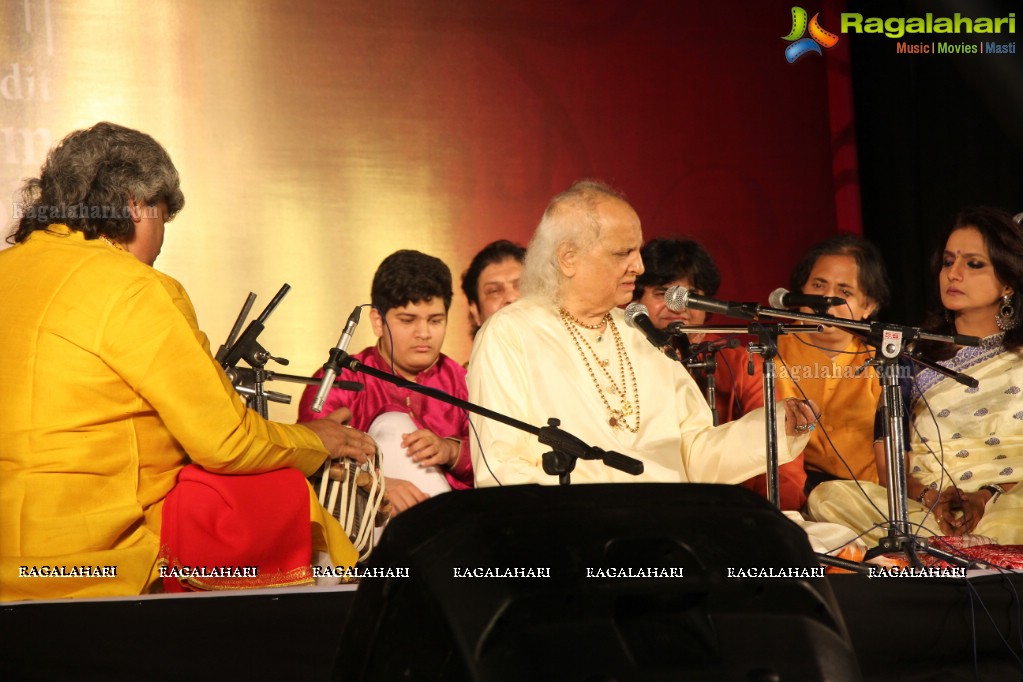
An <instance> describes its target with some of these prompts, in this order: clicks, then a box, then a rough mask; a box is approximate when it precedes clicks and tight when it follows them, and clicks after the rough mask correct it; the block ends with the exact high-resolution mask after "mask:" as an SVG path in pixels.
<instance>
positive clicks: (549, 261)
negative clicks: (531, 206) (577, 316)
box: [521, 180, 625, 303]
mask: <svg viewBox="0 0 1023 682" xmlns="http://www.w3.org/2000/svg"><path fill="white" fill-rule="evenodd" d="M608 199H614V200H618V201H623V202H624V201H625V196H624V195H623V194H622V193H621V192H619V191H617V190H615V189H613V188H612V187H611V186H610V185H607V184H605V183H603V182H601V181H599V180H579V181H578V182H576V183H575V184H573V185H572V186H571V187H569V188H568V189H566V190H565V191H564V192H561V193H560V194H558V195H557V196H555V197H554V198H553V199H551V202H550V203H549V204H548V205H547V210H545V211H544V213H543V218H541V219H540V224H539V225H538V226H537V228H536V232H535V233H534V234H533V239H532V241H530V242H529V247H528V248H527V249H526V264H525V266H524V267H523V270H522V282H521V286H522V292H523V295H526V296H532V297H538V298H544V299H546V300H548V301H551V302H553V303H558V302H559V301H560V300H561V295H562V288H563V287H564V284H565V276H564V275H563V274H562V272H561V268H560V267H559V266H558V247H559V246H561V245H562V244H565V243H568V244H572V245H574V246H575V247H576V248H578V249H579V250H580V251H583V252H585V251H589V250H590V249H592V248H593V246H594V245H595V244H596V243H597V240H598V239H599V238H600V230H601V227H602V225H601V217H600V213H599V212H598V206H599V204H600V202H601V201H605V200H608Z"/></svg>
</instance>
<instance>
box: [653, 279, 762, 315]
mask: <svg viewBox="0 0 1023 682" xmlns="http://www.w3.org/2000/svg"><path fill="white" fill-rule="evenodd" d="M664 305H666V306H668V309H669V310H671V311H673V312H676V313H678V312H682V311H683V310H685V309H686V308H692V309H693V310H703V311H705V312H708V313H721V314H722V315H730V316H732V317H743V318H753V317H755V316H756V314H757V310H758V309H759V306H758V305H757V304H756V303H734V302H731V301H718V300H716V299H713V298H709V297H707V296H701V295H699V294H694V293H693V292H691V291H690V290H689V289H686V288H685V287H680V286H677V285H676V286H673V287H668V290H667V291H665V292H664Z"/></svg>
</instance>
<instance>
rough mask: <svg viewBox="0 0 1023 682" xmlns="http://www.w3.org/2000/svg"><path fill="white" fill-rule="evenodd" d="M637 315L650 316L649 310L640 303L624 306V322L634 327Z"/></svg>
mask: <svg viewBox="0 0 1023 682" xmlns="http://www.w3.org/2000/svg"><path fill="white" fill-rule="evenodd" d="M637 315H646V316H647V317H650V311H649V310H648V309H647V307H646V306H645V305H643V304H642V303H630V304H629V305H627V306H625V324H627V325H629V326H630V327H635V326H636V316H637Z"/></svg>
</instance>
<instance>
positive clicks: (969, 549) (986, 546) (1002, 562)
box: [874, 535, 1023, 569]
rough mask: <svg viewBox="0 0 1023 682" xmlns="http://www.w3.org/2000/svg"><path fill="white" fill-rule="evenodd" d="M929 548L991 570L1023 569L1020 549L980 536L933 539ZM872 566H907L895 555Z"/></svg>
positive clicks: (936, 562)
mask: <svg viewBox="0 0 1023 682" xmlns="http://www.w3.org/2000/svg"><path fill="white" fill-rule="evenodd" d="M930 544H931V545H932V546H933V547H934V548H936V549H940V550H944V551H946V552H949V553H950V554H954V555H956V556H960V557H963V558H966V559H972V560H974V561H978V562H980V563H982V564H987V565H989V566H991V567H992V568H1006V569H1023V545H999V544H996V543H993V542H991V539H990V538H986V537H984V536H981V535H963V536H952V535H946V536H936V537H933V538H930ZM917 555H918V556H919V558H920V561H921V563H922V564H923V565H924V566H935V567H938V568H944V567H948V566H951V565H952V564H950V563H948V562H946V561H945V560H943V559H939V558H938V557H933V556H931V555H929V554H925V553H924V552H922V551H919V552H917ZM874 563H880V564H882V565H886V566H900V567H905V566H908V565H909V562H908V561H907V560H906V557H905V555H903V554H900V553H898V552H892V553H888V554H884V555H883V559H882V560H881V561H875V562H874Z"/></svg>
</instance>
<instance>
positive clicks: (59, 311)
mask: <svg viewBox="0 0 1023 682" xmlns="http://www.w3.org/2000/svg"><path fill="white" fill-rule="evenodd" d="M72 162H76V163H77V165H76V163H72ZM76 172H81V173H82V174H83V175H88V176H90V177H92V178H93V183H92V185H89V184H88V183H85V184H84V185H83V184H79V185H76V184H75V183H73V182H69V178H71V177H73V176H74V174H75V173H76ZM121 183H123V184H121ZM104 189H106V190H108V191H107V192H106V195H105V196H97V194H98V193H99V194H102V192H103V190H104ZM76 192H77V193H78V194H76ZM25 194H26V199H27V200H28V202H27V203H28V205H29V208H27V209H26V213H25V215H24V216H23V218H22V220H21V222H20V224H19V225H18V227H17V229H16V231H15V232H14V233H13V235H12V236H13V241H14V242H16V243H15V245H14V246H13V247H11V248H9V249H7V250H6V251H3V252H0V300H2V301H3V325H2V326H0V357H2V358H3V359H4V361H3V362H2V363H0V599H2V600H12V599H32V598H56V597H68V596H80V597H93V596H105V595H130V594H140V593H142V592H145V591H147V590H148V589H149V588H150V587H151V586H152V585H153V584H154V582H155V581H156V580H157V576H158V571H157V555H158V552H159V550H160V527H161V510H162V507H163V500H164V498H165V497H166V496H167V494H168V492H169V491H170V490H171V488H172V487H173V486H174V484H175V481H176V479H177V475H178V472H179V471H180V469H181V468H182V467H183V466H184V465H185V464H187V463H188V462H189V461H192V462H195V463H196V464H199V465H201V466H202V467H204V468H206V469H207V470H209V471H212V472H217V473H226V474H233V473H257V472H266V471H272V470H276V469H280V468H283V467H296V468H298V469H300V470H301V471H302V472H303V473H305V474H307V475H308V474H311V473H313V472H314V471H315V470H316V469H317V468H318V467H319V466H320V465H321V464H322V463H323V461H324V459H325V458H326V457H327V456H328V453H330V456H332V457H337V456H351V457H356V458H361V457H362V455H363V454H365V453H368V452H372V442H371V441H369V440H368V437H366V436H365V434H361V433H359V432H356V431H354V430H351V429H346V428H344V427H341V426H340V425H338V424H335V423H333V422H330V423H325V424H323V425H319V423H317V425H314V426H311V427H310V426H305V425H292V426H286V425H281V424H275V423H272V422H268V421H266V420H264V419H262V418H261V417H259V416H258V415H257V414H256V413H254V412H253V411H251V410H248V409H246V408H245V406H244V404H243V403H242V401H241V400H240V399H239V398H238V396H237V394H236V393H235V392H234V390H233V389H232V387H231V384H230V383H229V382H228V380H227V378H226V376H225V375H224V373H223V371H222V370H221V369H220V367H219V366H218V365H217V363H216V361H215V360H214V359H213V358H212V357H211V355H210V353H209V342H208V340H207V339H206V337H205V335H204V334H202V332H200V331H199V329H198V326H197V324H196V319H195V314H194V311H193V309H192V305H191V302H190V301H189V300H188V297H187V295H186V294H185V292H184V290H183V289H182V287H181V285H180V284H178V283H177V282H176V281H174V280H173V279H171V278H170V277H167V276H166V275H163V274H162V273H160V272H158V271H156V270H154V269H153V268H152V267H151V265H152V262H153V260H155V258H156V255H157V254H158V253H159V249H160V245H161V244H162V242H163V227H164V222H165V220H168V219H170V218H171V217H173V216H174V214H175V213H176V212H177V210H178V209H180V207H181V205H182V204H183V201H184V199H183V196H182V195H181V192H180V189H178V178H177V172H176V171H175V170H174V167H173V165H172V164H171V162H170V158H169V157H167V156H166V152H165V151H164V150H163V148H162V147H160V146H159V144H158V143H156V142H155V141H154V140H152V138H149V137H148V136H146V135H144V134H142V133H138V132H137V131H132V130H129V129H126V128H121V127H120V126H114V125H111V124H99V125H97V126H95V127H94V128H91V129H89V130H85V131H78V132H76V133H73V134H72V135H70V136H68V138H66V139H65V140H64V141H63V142H62V143H61V144H60V145H58V147H56V148H55V149H54V150H52V151H51V152H50V155H49V157H48V158H47V163H46V165H45V166H44V167H43V172H42V174H41V177H40V179H39V180H32V181H29V184H28V185H27V186H26V192H25ZM136 197H138V198H137V199H136ZM118 202H120V203H118ZM55 207H56V208H55ZM69 208H70V210H69ZM76 208H78V209H79V210H77V211H76V210H75V209H76ZM54 214H57V215H59V216H61V217H63V218H67V221H68V222H69V223H72V226H70V227H69V226H68V225H64V224H59V223H56V222H53V221H52V220H51V218H52V217H53V215H54ZM83 214H84V216H83ZM97 214H98V215H100V216H104V217H103V218H101V219H95V216H96V215H97ZM90 216H92V217H90ZM105 216H113V217H112V218H110V219H109V220H107V219H106V217H105ZM321 421H323V422H327V421H328V420H321ZM310 508H311V510H312V513H311V519H312V524H313V525H312V532H313V535H314V543H313V544H314V547H316V546H317V545H318V546H319V547H320V548H321V549H322V548H326V545H327V543H328V542H332V543H333V544H331V549H332V558H333V560H334V562H335V564H337V565H350V564H351V563H353V562H354V560H355V551H354V549H353V548H352V547H351V544H350V543H349V542H348V540H347V537H345V536H344V535H343V531H342V530H341V528H340V526H338V525H337V523H336V522H335V521H334V519H333V518H331V517H329V515H327V514H326V512H323V511H322V508H319V509H318V506H311V507H310ZM320 512H322V513H320ZM317 540H318V541H317ZM76 567H77V570H76ZM33 569H34V570H33ZM59 573H64V574H67V573H71V574H72V575H75V577H55V575H54V574H59Z"/></svg>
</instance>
